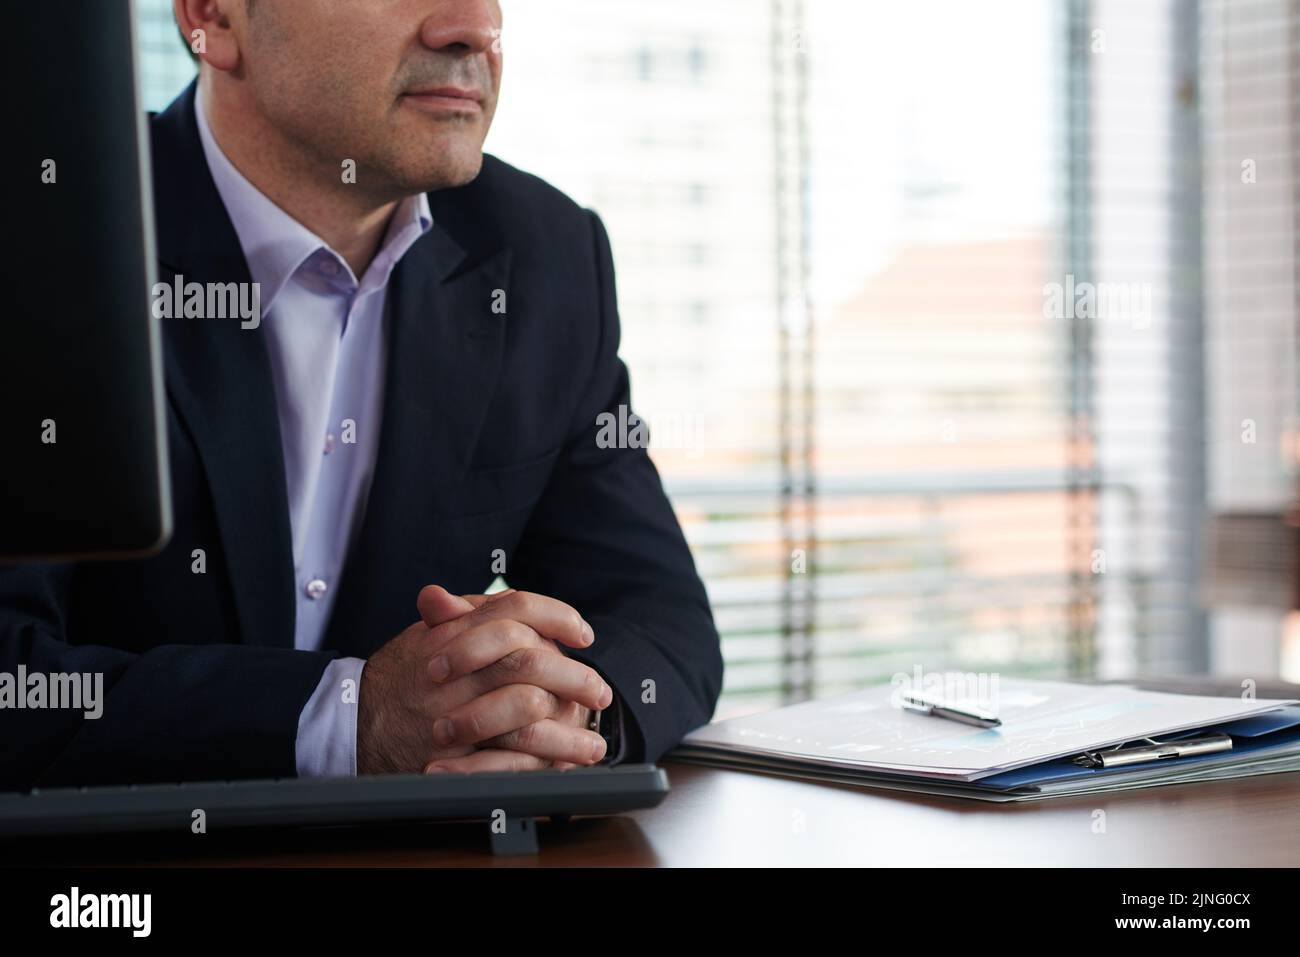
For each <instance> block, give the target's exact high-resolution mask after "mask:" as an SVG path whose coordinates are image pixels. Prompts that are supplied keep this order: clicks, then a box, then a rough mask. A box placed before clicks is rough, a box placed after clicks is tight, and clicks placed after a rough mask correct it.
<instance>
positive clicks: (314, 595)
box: [304, 578, 329, 601]
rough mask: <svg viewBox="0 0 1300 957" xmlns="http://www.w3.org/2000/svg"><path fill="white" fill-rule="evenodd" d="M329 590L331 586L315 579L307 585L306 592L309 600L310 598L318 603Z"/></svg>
mask: <svg viewBox="0 0 1300 957" xmlns="http://www.w3.org/2000/svg"><path fill="white" fill-rule="evenodd" d="M328 589H329V585H326V584H325V583H324V582H323V581H321V580H320V579H319V578H313V579H312V580H311V581H309V582H308V583H307V587H306V588H305V589H304V591H306V592H307V597H308V598H310V599H311V600H312V601H316V600H317V599H319V598H322V597H323V596H324V595H325V592H326V590H328Z"/></svg>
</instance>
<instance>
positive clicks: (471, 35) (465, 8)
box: [420, 0, 501, 54]
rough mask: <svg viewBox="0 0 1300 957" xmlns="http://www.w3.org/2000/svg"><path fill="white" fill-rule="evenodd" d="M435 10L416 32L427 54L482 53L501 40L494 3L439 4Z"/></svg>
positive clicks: (468, 0) (470, 0)
mask: <svg viewBox="0 0 1300 957" xmlns="http://www.w3.org/2000/svg"><path fill="white" fill-rule="evenodd" d="M436 7H437V9H436V11H435V12H433V13H430V14H429V16H428V17H426V18H425V20H424V23H423V24H422V25H421V28H420V40H421V41H422V42H423V43H424V45H425V46H426V47H428V48H429V49H430V50H440V51H443V52H447V53H467V54H472V53H483V52H485V51H486V50H489V49H491V48H492V45H493V43H495V42H496V40H497V38H499V37H500V36H501V16H500V7H499V6H498V5H497V3H496V0H452V2H447V0H443V2H440V3H438V4H436Z"/></svg>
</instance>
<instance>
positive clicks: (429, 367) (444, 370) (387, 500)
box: [325, 194, 511, 655]
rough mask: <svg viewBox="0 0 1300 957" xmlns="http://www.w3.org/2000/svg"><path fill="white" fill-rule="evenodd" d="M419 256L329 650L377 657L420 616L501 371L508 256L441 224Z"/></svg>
mask: <svg viewBox="0 0 1300 957" xmlns="http://www.w3.org/2000/svg"><path fill="white" fill-rule="evenodd" d="M436 198H437V197H436V194H435V195H434V196H432V197H431V199H435V204H434V207H433V208H434V210H435V212H434V225H433V228H432V229H431V230H430V232H429V233H428V234H427V235H425V236H424V237H422V238H421V239H420V240H419V242H417V243H416V244H415V245H413V246H412V247H411V249H410V250H408V252H407V254H406V256H405V257H404V258H403V259H402V261H401V263H399V264H398V266H397V268H396V269H395V270H394V272H393V276H392V279H391V284H390V286H389V291H388V310H389V323H390V325H389V347H388V364H387V384H386V388H385V400H384V420H383V425H382V427H381V428H382V431H381V436H380V444H379V455H378V460H377V462H376V466H375V473H374V478H373V480H372V482H371V487H370V495H369V499H368V502H367V506H366V514H365V521H364V523H363V526H362V531H361V534H360V536H359V539H358V542H357V544H356V547H355V548H354V549H353V552H352V554H351V555H350V557H349V559H348V563H347V567H346V569H345V571H344V575H343V581H342V584H341V588H340V592H339V596H338V599H337V602H336V604H335V606H334V611H333V616H332V619H331V622H330V626H329V629H328V632H327V634H326V638H325V646H326V647H327V648H331V649H334V650H338V651H341V652H344V653H350V654H360V655H365V654H369V653H370V652H371V651H373V650H374V648H376V647H378V645H380V644H382V643H383V642H384V641H386V640H387V639H389V638H391V637H393V635H395V634H397V632H398V631H400V630H401V629H402V628H405V627H406V626H407V625H410V624H411V623H412V622H414V621H415V620H416V618H417V617H418V616H417V614H416V610H415V598H416V594H417V593H418V591H419V589H420V588H421V587H423V586H424V585H426V584H429V582H430V581H432V580H433V579H432V577H431V576H434V575H437V574H438V571H437V569H436V566H435V564H434V562H435V557H434V556H436V554H437V543H436V533H437V523H436V520H435V519H434V517H433V508H434V505H435V503H436V502H437V496H438V491H439V489H441V488H446V487H447V486H449V485H451V484H453V483H455V482H457V481H459V480H460V479H461V478H462V477H463V476H464V474H465V472H466V470H467V469H468V467H469V464H470V460H471V457H472V455H473V452H474V448H475V445H476V444H477V442H478V438H479V434H480V431H481V429H482V426H483V422H484V420H485V418H486V416H487V410H488V406H489V404H490V400H491V398H492V394H493V392H494V390H495V388H496V383H497V377H498V375H499V373H500V369H501V357H502V349H503V345H504V341H505V325H504V323H505V317H504V315H500V314H497V313H495V312H494V311H493V309H492V304H493V302H494V294H495V292H496V290H505V289H507V288H508V284H509V279H510V263H511V255H510V249H509V248H508V247H500V248H496V249H487V250H485V251H480V250H474V249H469V250H467V249H465V248H463V247H462V245H461V244H460V243H459V242H457V240H455V239H453V238H452V236H451V234H450V233H449V232H448V231H447V230H446V229H444V228H443V226H442V225H440V224H439V214H438V212H437V208H438V205H437V203H436Z"/></svg>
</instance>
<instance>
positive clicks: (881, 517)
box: [140, 0, 1300, 716]
mask: <svg viewBox="0 0 1300 957" xmlns="http://www.w3.org/2000/svg"><path fill="white" fill-rule="evenodd" d="M502 5H503V7H504V10H505V15H506V24H507V29H506V32H505V36H504V42H505V46H506V51H507V57H506V62H507V67H506V77H505V85H504V89H503V97H502V100H501V105H500V108H499V111H498V116H497V120H496V123H495V125H494V128H493V131H492V134H491V136H490V137H489V141H488V149H489V150H490V151H491V152H494V153H496V154H497V155H499V156H501V157H502V158H504V159H506V160H507V161H509V162H512V163H515V164H516V165H519V166H521V167H523V168H525V169H527V170H529V171H531V172H536V173H538V174H539V175H541V176H543V177H545V178H546V179H548V180H549V181H551V182H552V183H554V184H555V185H556V186H558V187H559V188H561V189H563V190H565V191H566V192H568V193H569V194H570V195H572V196H573V197H574V198H575V199H577V200H578V201H579V202H582V203H584V204H586V205H590V206H592V207H594V208H595V209H597V210H598V212H600V214H601V215H602V217H603V218H604V219H605V221H606V223H607V225H608V227H609V230H610V234H611V237H612V240H613V244H614V249H615V255H616V265H617V268H618V282H619V293H620V303H621V308H622V317H623V326H624V342H623V355H624V357H625V359H626V360H627V361H628V364H629V366H630V367H631V369H632V376H633V380H632V381H633V390H634V395H633V399H634V403H635V405H636V406H637V407H638V410H639V411H640V412H641V413H642V414H643V415H644V416H645V417H646V418H647V420H648V421H649V422H650V425H651V435H652V442H653V448H652V451H653V455H654V458H655V460H656V462H657V464H658V465H659V467H660V469H661V472H662V473H663V475H664V478H665V483H666V485H667V487H668V489H669V492H670V495H671V496H672V498H673V500H674V504H675V505H676V507H677V510H678V514H679V516H680V518H681V519H682V521H683V524H684V526H685V528H686V532H687V537H688V539H689V540H690V542H691V544H692V547H693V550H694V553H695V556H696V559H697V562H698V564H699V567H700V570H701V572H702V574H703V575H704V577H705V579H706V582H707V584H708V586H709V591H710V595H711V598H712V601H713V604H714V608H715V612H716V616H717V620H718V624H719V627H720V629H721V631H722V633H723V641H724V652H725V655H726V658H727V661H728V669H727V680H726V688H725V696H724V703H723V705H722V707H721V708H720V710H719V714H720V715H722V716H726V715H728V714H734V713H738V712H739V711H742V710H749V709H754V708H761V707H768V706H771V705H774V704H778V703H781V702H782V701H789V700H793V699H797V698H801V697H804V696H807V695H810V694H829V693H833V692H835V691H839V690H847V689H848V688H851V687H856V686H860V685H862V684H864V683H867V682H871V681H877V680H885V679H888V678H889V677H890V676H891V675H892V674H894V673H897V672H900V671H905V672H910V671H911V670H912V669H913V668H915V667H923V668H925V669H927V670H934V669H939V668H947V667H957V668H962V669H964V670H977V671H1000V672H1006V673H1016V674H1028V675H1040V676H1092V675H1100V676H1114V675H1123V674H1129V673H1132V672H1134V671H1135V670H1139V669H1142V670H1147V671H1153V672H1177V671H1186V670H1194V669H1201V668H1204V667H1208V666H1214V665H1216V664H1217V665H1219V666H1220V667H1222V666H1223V665H1224V664H1225V662H1226V663H1228V664H1231V663H1233V662H1241V661H1243V660H1249V661H1251V662H1252V667H1254V666H1258V667H1259V668H1260V669H1261V670H1260V671H1259V673H1260V674H1265V673H1276V671H1277V665H1278V660H1279V657H1278V656H1279V653H1280V652H1279V646H1278V637H1277V636H1278V634H1279V621H1280V618H1281V613H1280V612H1277V613H1270V614H1269V615H1267V616H1265V618H1264V619H1263V620H1262V621H1261V620H1256V626H1257V627H1258V630H1259V636H1258V641H1257V642H1256V643H1255V645H1252V648H1254V649H1255V650H1254V652H1252V655H1253V657H1252V656H1248V657H1247V658H1245V659H1243V658H1241V657H1240V656H1237V657H1234V652H1233V651H1232V648H1233V646H1232V645H1231V643H1230V642H1228V640H1227V639H1226V638H1224V637H1223V636H1224V635H1226V634H1228V632H1229V631H1232V632H1233V633H1234V634H1235V633H1236V632H1235V631H1234V630H1233V629H1235V628H1237V627H1238V625H1239V622H1238V623H1237V625H1232V626H1231V627H1228V628H1227V630H1226V631H1225V627H1227V626H1225V625H1224V622H1225V621H1229V620H1230V619H1231V618H1232V615H1233V613H1232V612H1223V611H1220V612H1215V613H1213V614H1210V615H1208V616H1207V614H1206V613H1205V612H1204V611H1203V610H1202V607H1201V604H1202V603H1201V596H1202V591H1203V588H1202V584H1203V582H1202V576H1203V570H1204V557H1205V556H1204V551H1205V547H1204V528H1205V524H1206V521H1207V519H1208V518H1209V517H1210V515H1211V514H1212V513H1214V512H1217V511H1223V510H1225V509H1231V508H1234V507H1264V506H1267V507H1270V508H1280V507H1281V505H1282V504H1283V503H1285V502H1288V501H1290V498H1291V495H1292V483H1293V479H1294V459H1295V450H1296V448H1297V447H1298V443H1297V440H1296V435H1297V430H1296V420H1297V413H1298V412H1300V410H1298V409H1297V396H1296V394H1295V381H1296V380H1295V319H1296V302H1297V297H1296V288H1297V287H1296V262H1297V248H1298V245H1300V244H1298V243H1297V237H1296V222H1297V219H1296V197H1297V195H1300V134H1298V133H1297V121H1296V112H1295V111H1296V104H1297V103H1298V102H1300V65H1298V62H1300V58H1298V57H1297V56H1296V53H1295V51H1296V50H1297V49H1300V43H1298V42H1297V38H1298V37H1300V26H1298V23H1297V19H1298V17H1300V13H1297V9H1296V5H1295V3H1294V2H1288V0H1232V2H1231V3H1229V2H1227V0H1202V2H1200V3H1196V2H1183V0H1151V2H1148V3H1142V4H1133V3H1128V2H1124V0H1051V2H1048V3H1043V2H1041V0H1009V2H1005V3H999V4H969V3H963V2H960V0H917V2H913V3H908V4H856V3H848V2H842V0H803V2H799V0H768V2H755V0H712V2H710V3H708V4H700V3H696V2H688V0H653V2H651V0H622V2H620V3H618V4H608V3H597V2H596V0H547V3H545V4H538V3H533V2H522V0H503V2H502ZM140 7H141V17H142V20H143V22H144V24H145V26H144V27H142V31H143V34H144V40H145V44H144V45H145V52H146V56H145V61H144V69H145V73H146V91H147V92H148V95H149V97H150V99H151V102H150V105H151V106H153V107H155V108H156V107H158V106H161V105H163V104H164V103H165V102H166V100H167V99H169V98H170V95H172V94H174V92H175V91H176V90H177V89H179V86H180V85H181V84H182V83H183V82H184V81H185V79H186V78H187V77H188V75H189V73H190V70H189V66H188V58H187V57H186V56H185V53H184V51H183V49H182V48H181V46H180V44H179V41H178V40H177V38H176V36H175V33H174V29H173V28H172V27H171V24H170V9H169V8H170V5H169V4H166V3H163V2H160V0H142V2H141V4H140ZM151 38H153V39H151ZM557 51H560V52H557ZM539 78H544V79H545V82H539V81H538V80H539ZM556 89H563V90H564V91H565V95H564V96H563V97H561V98H558V99H557V98H556V97H555V96H554V91H555V90H556ZM1246 159H1251V160H1253V161H1254V166H1253V167H1252V169H1254V171H1255V173H1254V175H1255V177H1256V178H1255V180H1254V181H1253V182H1252V183H1251V184H1246V183H1245V182H1243V181H1242V180H1241V176H1242V175H1243V167H1242V163H1243V161H1244V160H1246ZM1246 419H1251V420H1253V421H1255V422H1256V423H1257V426H1258V429H1259V438H1258V439H1257V442H1256V444H1255V445H1254V446H1252V447H1250V448H1247V449H1244V450H1243V444H1242V442H1241V440H1240V436H1239V434H1238V433H1239V432H1240V428H1241V423H1242V421H1243V420H1246ZM1225 649H1226V650H1225ZM1294 654H1295V655H1296V656H1297V657H1300V646H1297V647H1296V649H1295V651H1294ZM1291 677H1296V675H1295V674H1294V673H1293V674H1292V675H1291Z"/></svg>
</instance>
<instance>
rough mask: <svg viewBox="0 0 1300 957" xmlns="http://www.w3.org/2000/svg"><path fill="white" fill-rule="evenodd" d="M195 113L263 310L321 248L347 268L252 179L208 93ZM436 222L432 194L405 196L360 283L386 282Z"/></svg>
mask: <svg viewBox="0 0 1300 957" xmlns="http://www.w3.org/2000/svg"><path fill="white" fill-rule="evenodd" d="M194 112H195V117H196V119H197V121H198V127H199V139H200V140H201V141H202V144H203V155H204V157H205V158H206V159H207V162H208V170H209V171H210V172H211V174H212V181H213V182H214V183H215V184H216V187H217V192H218V193H219V194H220V196H221V201H222V203H223V204H225V207H226V212H227V213H228V214H229V215H230V221H231V223H232V224H233V225H234V227H235V233H236V235H237V236H238V237H239V245H240V247H241V248H242V249H243V251H244V258H245V259H246V260H247V261H248V271H249V273H250V275H251V276H252V279H253V281H254V282H255V283H258V284H259V285H260V286H261V303H262V315H263V316H265V315H266V314H267V313H268V312H270V311H271V307H272V305H273V304H274V303H275V299H276V296H278V295H279V293H280V291H281V290H282V289H283V288H284V286H285V285H286V284H287V283H288V282H289V281H290V280H291V279H292V278H293V276H294V274H295V273H296V272H297V271H298V269H299V267H301V266H302V264H303V263H304V262H306V261H307V259H309V258H310V257H311V256H312V255H314V254H315V253H316V252H317V251H318V250H322V249H323V250H325V251H326V252H327V253H328V254H329V255H330V256H332V257H334V258H335V259H337V260H338V262H339V264H340V266H341V268H342V270H345V271H346V270H347V269H348V267H347V264H346V263H345V262H344V261H343V258H342V257H341V256H339V255H338V254H337V253H336V252H334V250H332V249H330V247H329V245H328V244H327V243H326V242H325V241H324V240H323V239H321V238H320V237H319V236H317V235H316V234H315V233H313V232H312V231H311V230H310V229H308V228H307V227H306V226H304V225H303V224H302V223H300V222H298V220H296V219H294V218H293V217H292V216H290V215H289V214H288V213H286V212H285V211H284V210H283V209H281V208H280V207H279V206H277V205H276V204H275V203H274V202H272V201H271V200H270V198H268V197H267V196H266V194H265V193H263V192H262V191H261V190H259V189H258V188H257V187H256V186H254V185H253V184H252V183H250V182H249V181H248V180H247V178H245V177H244V175H243V174H242V173H241V172H239V170H238V169H236V168H235V164H234V163H232V162H230V160H229V159H228V158H227V157H226V154H225V153H223V152H222V151H221V147H220V146H218V145H217V141H216V139H215V138H214V137H213V135H212V130H211V128H210V127H209V126H208V118H207V116H206V114H205V112H204V108H203V95H202V93H198V94H197V95H196V96H195V97H194ZM432 225H433V214H432V213H431V211H430V209H429V197H428V196H427V195H426V194H424V193H418V194H416V195H414V196H408V197H406V198H405V199H404V200H402V202H401V203H400V204H399V205H398V207H397V209H396V210H395V211H394V212H393V217H392V219H391V220H390V221H389V224H388V229H387V231H386V232H385V234H384V240H383V243H382V244H381V246H380V249H379V252H378V253H376V254H375V258H374V259H373V260H372V261H371V263H370V266H369V267H368V268H367V270H366V274H365V276H363V277H362V279H361V282H360V285H361V286H362V287H370V288H374V287H379V286H383V285H385V284H386V283H387V282H388V277H389V275H390V273H391V272H392V270H393V268H394V267H395V266H396V265H397V263H398V261H399V260H400V259H401V258H402V256H404V255H405V254H406V251H407V250H408V249H410V248H411V246H412V245H413V244H414V243H415V241H416V240H417V239H419V238H420V237H421V236H423V235H424V234H425V233H427V232H428V231H429V229H430V228H431V227H432ZM349 275H350V273H349Z"/></svg>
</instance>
